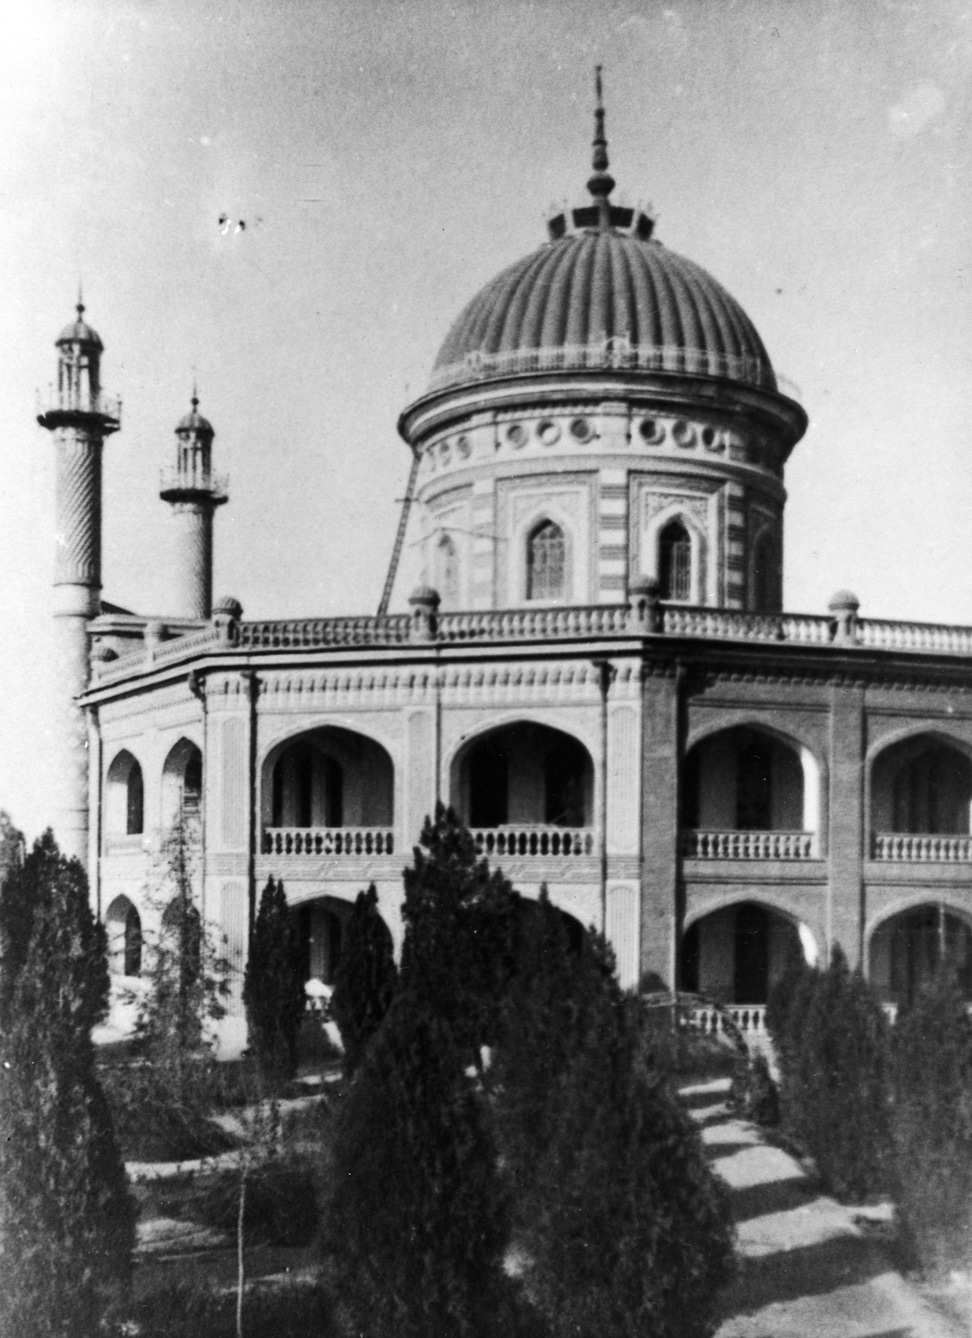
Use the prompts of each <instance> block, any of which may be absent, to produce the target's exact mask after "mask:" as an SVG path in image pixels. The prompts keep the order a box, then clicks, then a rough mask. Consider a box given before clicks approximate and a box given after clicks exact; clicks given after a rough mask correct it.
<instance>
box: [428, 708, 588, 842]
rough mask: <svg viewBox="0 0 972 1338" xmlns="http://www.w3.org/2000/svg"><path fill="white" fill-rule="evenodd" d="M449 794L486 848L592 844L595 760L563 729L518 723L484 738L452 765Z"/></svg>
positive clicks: (523, 722) (465, 751)
mask: <svg viewBox="0 0 972 1338" xmlns="http://www.w3.org/2000/svg"><path fill="white" fill-rule="evenodd" d="M452 793H453V803H454V805H455V806H456V808H457V809H458V811H459V812H460V813H461V814H462V815H463V817H464V820H465V821H466V822H467V823H468V825H469V826H470V827H471V828H472V829H473V831H474V832H476V833H477V840H478V841H479V844H480V848H481V849H484V850H486V851H487V853H495V854H514V853H519V854H534V855H540V854H557V853H559V854H568V853H573V854H579V853H590V851H591V850H592V849H593V836H592V832H591V826H592V814H593V808H594V765H593V762H592V760H591V756H590V753H588V751H587V749H586V748H585V747H584V745H583V744H582V743H580V742H579V741H578V740H577V739H575V738H573V737H571V736H570V735H569V734H565V733H563V732H562V731H561V730H557V729H551V728H550V727H549V726H547V725H539V724H535V723H533V722H532V721H517V722H515V723H513V724H510V725H504V726H502V727H501V728H499V729H495V730H492V731H491V732H490V733H488V734H486V735H483V736H480V737H479V738H477V739H475V740H474V741H473V742H472V743H471V744H470V745H469V746H468V747H467V748H466V749H465V750H464V751H463V752H462V753H461V754H459V756H458V757H457V759H456V762H455V763H454V765H453V783H452ZM487 833H488V834H487ZM572 833H573V834H572Z"/></svg>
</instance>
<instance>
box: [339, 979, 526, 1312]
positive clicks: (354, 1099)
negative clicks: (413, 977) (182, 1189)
mask: <svg viewBox="0 0 972 1338" xmlns="http://www.w3.org/2000/svg"><path fill="white" fill-rule="evenodd" d="M331 1183H332V1184H333V1186H334V1192H333V1197H332V1199H331V1202H330V1204H329V1208H328V1216H327V1231H326V1240H327V1245H326V1248H327V1251H328V1256H329V1262H330V1267H331V1271H332V1275H333V1281H334V1288H335V1298H336V1300H338V1301H339V1302H340V1305H341V1307H342V1309H343V1311H344V1313H345V1314H346V1316H347V1318H348V1321H349V1326H350V1328H351V1331H352V1332H355V1333H358V1332H362V1333H367V1334H368V1335H369V1338H428V1335H430V1334H443V1335H454V1336H455V1338H474V1336H475V1335H487V1334H497V1335H499V1334H504V1335H505V1334H506V1333H508V1332H509V1331H510V1328H509V1326H508V1325H506V1324H505V1323H504V1321H503V1313H504V1310H505V1308H506V1292H507V1290H508V1287H507V1283H506V1279H505V1277H504V1275H503V1270H502V1257H503V1249H504V1245H505V1241H506V1234H507V1227H506V1206H505V1203H504V1201H503V1197H502V1194H501V1191H500V1186H499V1182H498V1172H497V1169H496V1154H495V1149H494V1146H493V1142H492V1139H491V1137H490V1134H489V1130H488V1128H487V1125H486V1121H485V1118H484V1111H483V1104H482V1100H481V1098H480V1096H479V1095H478V1093H477V1091H476V1089H475V1086H474V1082H473V1080H472V1079H471V1078H470V1077H469V1076H468V1074H467V1073H466V1072H465V1069H464V1063H463V1060H462V1058H461V1052H460V1049H459V1047H458V1046H457V1044H456V1041H455V1038H454V1036H453V1035H452V1032H451V1029H450V1027H449V1024H448V1022H447V1021H446V1020H445V1019H444V1018H443V1017H441V1016H439V1015H437V1014H436V1013H434V1012H432V1011H431V1010H430V1009H429V1008H428V1006H427V1005H426V1003H425V1001H424V1000H422V999H420V998H419V997H418V996H417V995H416V994H414V993H413V992H412V991H411V990H407V989H406V990H400V991H399V993H398V995H397V996H396V998H395V1002H394V1003H393V1004H392V1008H391V1011H390V1012H389V1014H388V1016H387V1017H386V1019H385V1021H384V1024H383V1025H382V1028H381V1030H380V1031H379V1033H378V1035H377V1036H376V1037H375V1039H374V1042H373V1043H372V1045H371V1046H370V1047H369V1049H368V1052H367V1054H366V1055H365V1058H364V1062H363V1064H362V1066H361V1068H360V1069H359V1070H358V1073H357V1075H356V1077H355V1079H354V1081H353V1083H352V1085H351V1087H350V1089H349V1090H348V1092H347V1094H346V1095H345V1098H344V1102H343V1106H342V1109H341V1111H340V1114H339V1117H338V1121H337V1128H336V1131H335V1141H334V1149H333V1160H332V1167H331Z"/></svg>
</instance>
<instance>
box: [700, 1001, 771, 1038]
mask: <svg viewBox="0 0 972 1338" xmlns="http://www.w3.org/2000/svg"><path fill="white" fill-rule="evenodd" d="M727 1015H728V1018H731V1020H732V1022H733V1024H734V1025H735V1027H736V1029H737V1030H738V1031H740V1032H742V1034H743V1035H744V1036H747V1035H749V1036H763V1035H765V1034H766V1005H765V1004H723V1005H722V1007H720V1008H706V1007H702V1008H693V1009H692V1010H691V1012H690V1014H689V1017H690V1020H691V1023H692V1027H693V1028H694V1029H695V1030H696V1031H701V1032H702V1033H703V1034H704V1035H706V1036H718V1035H719V1034H720V1033H726V1034H728V1033H729V1031H730V1028H729V1025H728V1022H727Z"/></svg>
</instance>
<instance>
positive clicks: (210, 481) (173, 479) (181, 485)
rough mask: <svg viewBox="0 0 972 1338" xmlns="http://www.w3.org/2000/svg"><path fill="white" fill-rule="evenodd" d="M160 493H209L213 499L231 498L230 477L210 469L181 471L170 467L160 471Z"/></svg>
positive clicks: (175, 467) (176, 466)
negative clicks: (214, 472)
mask: <svg viewBox="0 0 972 1338" xmlns="http://www.w3.org/2000/svg"><path fill="white" fill-rule="evenodd" d="M159 491H160V492H163V493H166V492H194V493H200V492H204V493H209V494H211V496H212V497H213V498H219V497H222V498H225V497H228V496H229V475H228V474H213V473H212V472H211V471H210V470H208V469H180V468H179V467H178V465H169V466H167V467H166V468H164V469H161V470H160V471H159Z"/></svg>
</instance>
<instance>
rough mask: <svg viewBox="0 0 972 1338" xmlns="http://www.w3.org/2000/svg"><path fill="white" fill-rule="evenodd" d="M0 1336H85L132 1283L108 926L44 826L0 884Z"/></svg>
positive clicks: (77, 868)
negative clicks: (107, 1038)
mask: <svg viewBox="0 0 972 1338" xmlns="http://www.w3.org/2000/svg"><path fill="white" fill-rule="evenodd" d="M0 956H2V960H3V972H2V982H3V983H2V989H0V1053H2V1061H3V1064H2V1069H0V1129H2V1130H3V1137H2V1138H0V1276H2V1277H3V1285H2V1287H0V1332H3V1333H8V1334H11V1335H13V1334H16V1335H17V1338H68V1335H70V1338H89V1336H90V1335H94V1334H95V1333H96V1332H97V1330H98V1327H99V1324H100V1321H101V1318H102V1316H103V1314H104V1313H105V1311H106V1309H107V1307H108V1306H109V1304H110V1302H111V1301H112V1299H113V1298H117V1296H118V1294H119V1293H120V1292H122V1291H123V1290H124V1289H125V1288H126V1287H127V1285H128V1282H129V1278H130V1273H131V1254H132V1249H133V1246H134V1232H135V1227H134V1222H135V1212H134V1205H133V1202H132V1200H131V1198H130V1197H129V1194H128V1188H127V1184H126V1180H125V1169H124V1166H123V1164H122V1160H121V1156H120V1154H119V1151H118V1145H117V1143H116V1141H115V1136H114V1133H113V1130H112V1126H111V1118H110V1114H109V1110H108V1106H107V1103H106V1101H105V1098H104V1094H103V1092H102V1090H101V1088H100V1086H99V1085H98V1082H97V1079H96V1076H95V1065H94V1048H93V1046H92V1043H91V1029H92V1027H94V1026H95V1025H96V1023H98V1022H99V1021H101V1020H102V1019H103V1018H104V1017H105V1015H106V1013H107V1005H108V966H107V957H106V942H105V932H104V928H103V926H101V925H99V924H97V923H96V921H95V919H94V917H93V915H92V914H91V910H90V907H89V904H88V887H87V880H86V879H85V876H84V871H83V869H82V868H81V865H80V864H79V863H78V862H77V861H76V860H66V859H64V858H63V857H62V856H61V854H60V852H59V851H58V848H57V845H56V843H55V841H54V838H53V836H52V835H51V833H50V832H49V831H48V832H46V833H45V834H44V835H43V836H42V837H41V838H40V840H39V841H37V842H36V843H35V845H34V848H33V851H32V852H31V854H30V855H29V856H28V857H27V859H26V861H25V863H24V865H23V867H22V868H20V869H16V868H15V869H14V870H13V871H11V872H10V873H9V874H8V876H7V878H6V879H5V881H4V883H3V886H2V889H0Z"/></svg>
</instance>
